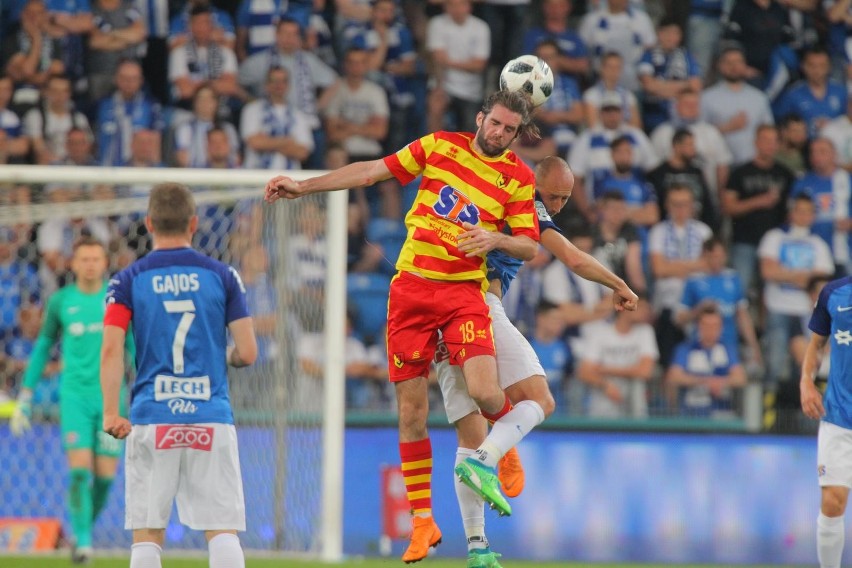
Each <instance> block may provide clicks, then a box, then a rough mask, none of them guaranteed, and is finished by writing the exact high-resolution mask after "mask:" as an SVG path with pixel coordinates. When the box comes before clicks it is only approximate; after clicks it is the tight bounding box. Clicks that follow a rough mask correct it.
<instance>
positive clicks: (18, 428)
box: [9, 400, 33, 436]
mask: <svg viewBox="0 0 852 568" xmlns="http://www.w3.org/2000/svg"><path fill="white" fill-rule="evenodd" d="M32 415H33V407H32V403H31V402H30V401H28V400H18V402H17V404H15V410H13V411H12V416H11V417H10V418H9V428H10V429H11V430H12V434H14V435H15V436H20V435H22V434H23V433H24V432H28V431H29V430H30V429H31V428H32V424H30V418H32Z"/></svg>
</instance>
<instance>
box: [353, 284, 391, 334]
mask: <svg viewBox="0 0 852 568" xmlns="http://www.w3.org/2000/svg"><path fill="white" fill-rule="evenodd" d="M389 288H390V276H388V275H387V274H379V273H375V272H370V273H363V274H350V275H348V276H347V277H346V293H347V296H348V306H349V309H350V310H352V311H353V312H354V322H353V325H354V327H355V333H356V335H358V336H359V337H361V338H364V339H367V338H371V339H373V340H380V339H381V338H380V337H379V336H380V335H381V331H382V326H383V325H385V321H386V320H387V311H388V289H389Z"/></svg>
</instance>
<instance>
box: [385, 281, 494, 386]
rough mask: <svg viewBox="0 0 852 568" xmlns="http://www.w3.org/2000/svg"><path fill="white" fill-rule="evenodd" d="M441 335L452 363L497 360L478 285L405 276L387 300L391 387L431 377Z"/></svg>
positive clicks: (489, 324) (393, 286)
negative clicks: (481, 358) (483, 358)
mask: <svg viewBox="0 0 852 568" xmlns="http://www.w3.org/2000/svg"><path fill="white" fill-rule="evenodd" d="M438 331H441V333H442V334H443V337H444V343H446V345H447V349H448V350H449V354H450V360H451V361H452V362H453V363H454V364H456V365H463V364H464V362H465V361H466V360H467V359H469V358H470V357H476V356H478V355H491V356H494V337H493V335H492V333H491V314H490V312H489V310H488V304H486V303H485V294H484V292H483V291H482V287H481V286H480V284H479V282H475V281H464V282H438V281H435V280H427V279H425V278H421V277H419V276H414V275H413V274H409V273H407V272H401V273H399V274H398V275H397V276H396V277H394V279H393V282H391V286H390V296H389V298H388V372H389V375H390V381H391V382H398V381H405V380H408V379H413V378H415V377H427V376H429V365H430V364H431V363H432V358H433V357H434V355H435V348H436V345H437V342H438Z"/></svg>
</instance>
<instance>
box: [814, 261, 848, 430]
mask: <svg viewBox="0 0 852 568" xmlns="http://www.w3.org/2000/svg"><path fill="white" fill-rule="evenodd" d="M808 328H810V330H811V331H813V332H814V333H816V334H818V335H822V336H823V337H827V338H828V343H829V346H830V347H829V349H830V355H829V357H830V360H829V363H830V370H829V372H828V389H827V390H826V391H825V401H824V406H825V417H824V418H823V420H825V421H826V422H830V423H832V424H834V425H836V426H840V427H842V428H852V277H849V276H847V277H845V278H841V279H839V280H834V281H833V282H829V283H828V284H826V285H825V288H823V289H822V292H820V295H819V299H818V300H817V303H816V306H815V307H814V311H813V314H812V315H811V321H810V323H809V324H808Z"/></svg>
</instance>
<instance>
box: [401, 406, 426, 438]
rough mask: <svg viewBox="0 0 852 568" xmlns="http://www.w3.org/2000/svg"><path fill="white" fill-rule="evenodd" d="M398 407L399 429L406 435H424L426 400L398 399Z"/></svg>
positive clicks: (416, 436)
mask: <svg viewBox="0 0 852 568" xmlns="http://www.w3.org/2000/svg"><path fill="white" fill-rule="evenodd" d="M397 407H398V409H399V430H400V433H403V434H407V436H406V437H412V438H414V439H420V438H421V437H425V435H426V420H427V418H428V416H429V403H428V401H420V400H408V399H405V400H400V401H399V402H398V404H397Z"/></svg>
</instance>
